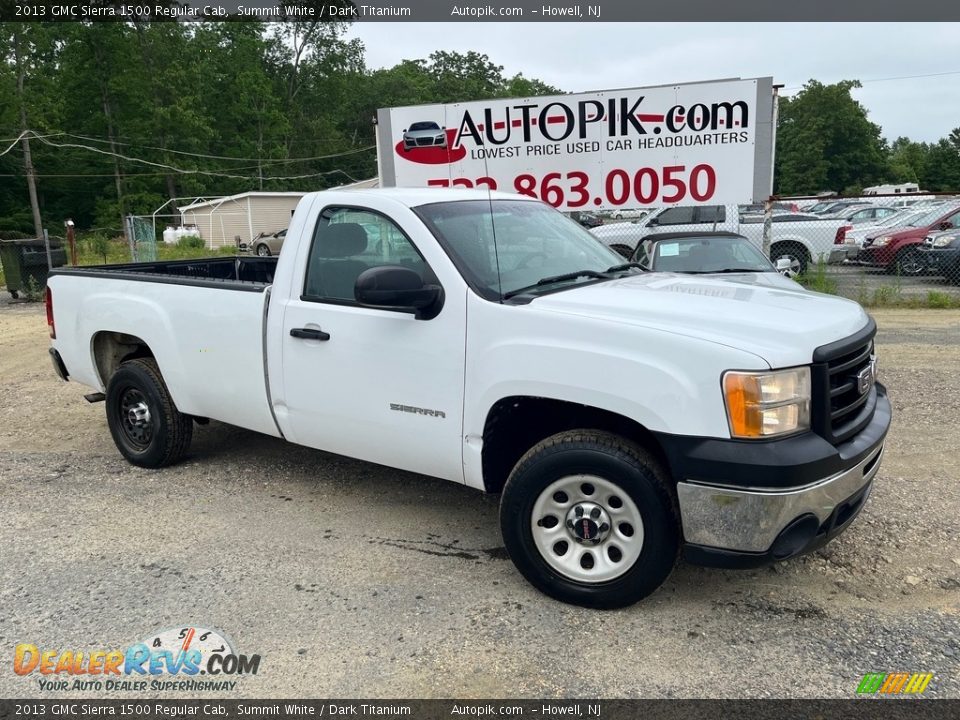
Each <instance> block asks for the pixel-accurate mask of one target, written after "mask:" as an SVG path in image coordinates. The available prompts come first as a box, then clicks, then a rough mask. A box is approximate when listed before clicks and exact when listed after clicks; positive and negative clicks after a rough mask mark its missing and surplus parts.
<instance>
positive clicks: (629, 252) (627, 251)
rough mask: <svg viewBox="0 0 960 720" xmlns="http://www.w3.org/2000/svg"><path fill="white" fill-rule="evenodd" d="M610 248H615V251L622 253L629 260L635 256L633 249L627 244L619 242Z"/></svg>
mask: <svg viewBox="0 0 960 720" xmlns="http://www.w3.org/2000/svg"><path fill="white" fill-rule="evenodd" d="M610 249H611V250H613V251H615V252H618V253H620V254H621V255H623V256H624V257H625V258H627V260H629V259H630V258H631V257H632V256H633V249H632V248H630V247H629V246H627V245H619V244H618V245H611V246H610Z"/></svg>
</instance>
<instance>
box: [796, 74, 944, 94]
mask: <svg viewBox="0 0 960 720" xmlns="http://www.w3.org/2000/svg"><path fill="white" fill-rule="evenodd" d="M945 75H960V70H948V71H947V72H940V73H925V74H923V75H898V76H896V77H885V78H871V79H870V80H858V81H857V82H859V83H860V84H861V85H866V84H868V83H878V82H890V81H891V80H917V79H919V78H932V77H943V76H945ZM803 87H804V86H803V85H795V86H794V87H788V88H784V91H789V90H802V89H803Z"/></svg>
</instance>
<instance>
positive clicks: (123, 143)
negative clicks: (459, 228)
mask: <svg viewBox="0 0 960 720" xmlns="http://www.w3.org/2000/svg"><path fill="white" fill-rule="evenodd" d="M347 27H348V26H347V25H346V24H345V23H337V22H329V21H328V22H312V23H276V24H262V23H252V22H251V23H244V22H202V23H172V22H169V23H149V22H128V23H57V24H54V23H50V24H45V23H30V24H26V23H0V41H2V46H0V53H2V55H3V63H2V64H0V141H3V142H2V143H0V153H4V151H6V152H5V154H3V155H0V232H3V231H7V232H22V233H29V234H32V233H33V232H35V231H36V226H37V225H38V224H41V225H48V226H50V227H51V228H53V227H57V226H59V225H60V223H61V222H62V221H63V220H64V219H65V218H68V217H69V218H72V219H73V220H74V222H75V223H76V225H77V226H78V227H80V228H85V229H86V228H101V229H104V230H106V231H119V230H120V228H121V226H122V217H123V216H125V215H127V214H149V213H150V212H152V211H153V210H154V209H155V208H157V207H159V206H160V205H161V204H162V203H164V202H166V201H168V200H171V199H174V200H173V202H172V203H171V204H172V206H175V205H176V203H177V201H176V200H175V199H176V198H187V197H195V196H213V195H225V194H232V193H237V192H244V191H247V190H302V189H322V188H326V187H332V186H335V185H342V184H344V183H347V182H350V181H351V180H354V179H364V178H369V177H372V176H373V175H375V174H376V154H375V150H374V142H375V141H374V126H373V117H374V115H375V113H376V110H377V108H381V107H390V106H398V105H416V104H422V103H447V102H458V101H465V100H477V99H489V98H496V97H529V96H533V95H544V94H558V93H560V92H561V90H559V89H557V88H554V87H551V86H550V85H548V84H546V83H544V82H541V81H539V80H536V79H532V78H527V77H524V76H523V75H522V74H521V75H513V76H508V75H505V74H504V69H503V67H502V66H499V65H497V64H495V63H494V62H493V61H492V60H491V59H490V58H489V57H488V56H486V55H484V54H480V53H476V52H467V53H456V52H442V51H438V52H434V53H432V54H430V55H429V56H428V57H426V58H424V59H414V60H404V61H402V62H401V63H399V64H397V65H395V66H394V67H391V68H386V69H377V70H371V69H369V68H368V67H367V66H366V64H365V61H364V47H363V45H362V43H361V42H360V41H359V40H356V39H353V40H350V39H347V35H346V30H347ZM600 84H602V83H600ZM856 87H858V84H857V83H856V82H855V81H845V82H841V83H837V84H834V85H822V84H820V83H818V82H816V81H810V82H809V83H808V84H807V85H806V86H805V87H804V89H803V90H802V91H800V92H799V93H798V94H797V95H795V96H793V97H791V98H789V99H786V98H785V99H782V100H781V104H780V114H779V125H778V136H777V156H776V172H775V178H776V179H775V183H776V185H775V191H776V192H778V193H781V194H795V193H812V192H817V191H821V190H825V189H832V190H839V191H844V190H846V191H855V190H858V189H859V188H861V187H863V186H866V185H870V184H876V183H881V182H904V181H912V182H919V183H920V185H921V187H922V188H923V189H925V190H960V154H958V150H960V129H957V130H954V131H953V132H952V133H951V135H950V136H949V137H948V138H944V139H943V140H941V141H939V142H938V143H916V142H912V141H910V140H909V139H907V138H899V139H897V140H896V141H895V142H894V143H892V144H891V145H888V144H887V143H886V142H885V141H884V139H883V138H882V136H881V134H880V128H879V127H878V126H877V125H875V124H874V123H872V122H870V120H869V119H868V117H867V112H866V110H865V109H864V108H863V107H862V106H861V105H860V104H859V103H857V102H856V101H855V100H854V99H853V98H852V96H851V90H852V89H853V88H856ZM24 131H31V134H30V135H28V136H25V137H22V138H20V139H19V140H18V138H19V137H20V136H21V135H22V134H23V133H24ZM34 199H35V201H34ZM34 205H35V206H36V208H37V212H38V214H39V217H36V216H35V213H34V212H33V209H32V206H34Z"/></svg>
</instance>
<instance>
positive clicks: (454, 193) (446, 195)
mask: <svg viewBox="0 0 960 720" xmlns="http://www.w3.org/2000/svg"><path fill="white" fill-rule="evenodd" d="M334 193H336V194H342V195H349V196H351V197H380V198H389V199H391V200H393V201H395V202H398V203H400V204H401V205H406V206H407V207H417V206H419V205H428V204H430V203H435V202H444V201H448V202H449V201H465V200H514V201H517V200H519V201H533V202H538V201H537V200H536V198H531V197H526V196H524V195H517V194H516V193H508V192H500V191H496V190H494V191H492V192H491V191H487V190H483V189H480V190H477V189H474V190H461V189H453V188H398V187H391V188H356V189H354V188H350V187H345V188H337V189H331V190H321V191H319V192H317V193H311V195H316V196H319V197H323V196H325V195H331V194H334Z"/></svg>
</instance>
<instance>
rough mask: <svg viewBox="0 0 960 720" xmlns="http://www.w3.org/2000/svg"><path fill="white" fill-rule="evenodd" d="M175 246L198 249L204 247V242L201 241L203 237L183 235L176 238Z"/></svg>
mask: <svg viewBox="0 0 960 720" xmlns="http://www.w3.org/2000/svg"><path fill="white" fill-rule="evenodd" d="M177 247H181V248H194V249H197V250H199V249H200V248H203V247H206V243H204V242H203V238H201V237H200V236H199V235H184V236H183V237H182V238H180V239H179V240H177Z"/></svg>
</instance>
